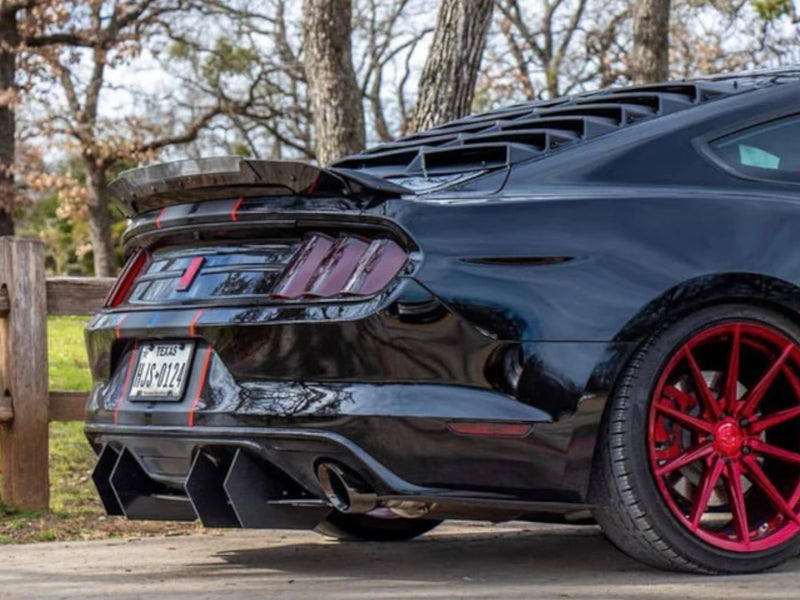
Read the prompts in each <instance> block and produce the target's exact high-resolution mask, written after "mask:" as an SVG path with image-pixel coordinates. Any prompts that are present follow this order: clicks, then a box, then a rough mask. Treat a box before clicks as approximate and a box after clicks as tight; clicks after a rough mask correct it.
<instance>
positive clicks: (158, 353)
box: [128, 342, 194, 402]
mask: <svg viewBox="0 0 800 600" xmlns="http://www.w3.org/2000/svg"><path fill="white" fill-rule="evenodd" d="M193 354H194V343H192V342H182V343H161V342H158V343H155V342H154V343H149V344H144V345H143V346H141V347H140V348H139V360H138V362H137V363H136V368H135V369H134V371H133V381H132V382H131V389H130V391H129V392H128V398H129V399H130V400H133V401H136V400H142V401H145V400H149V401H161V402H180V401H181V399H182V398H183V391H184V389H185V388H186V380H187V379H188V378H189V366H190V365H191V361H192V355H193Z"/></svg>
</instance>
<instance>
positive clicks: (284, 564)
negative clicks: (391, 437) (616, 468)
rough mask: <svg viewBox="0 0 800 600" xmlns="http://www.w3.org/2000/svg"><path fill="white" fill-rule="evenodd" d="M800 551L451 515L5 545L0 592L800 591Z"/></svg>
mask: <svg viewBox="0 0 800 600" xmlns="http://www.w3.org/2000/svg"><path fill="white" fill-rule="evenodd" d="M798 590H800V561H798V560H794V561H791V562H789V563H787V564H786V565H783V566H782V567H780V568H778V569H776V570H774V571H771V572H768V573H766V574H760V575H747V576H739V577H702V576H697V575H681V574H675V573H664V572H659V571H654V570H652V569H648V568H646V567H643V566H640V565H639V564H638V563H636V562H635V561H633V560H631V559H629V558H627V557H625V556H623V555H622V554H620V553H619V552H618V551H616V550H615V549H614V548H613V547H612V546H610V545H609V544H608V543H607V542H606V541H605V540H604V539H603V537H602V536H601V535H600V533H599V531H598V530H597V529H596V528H594V527H564V526H554V525H531V524H517V523H512V524H507V525H500V526H490V525H483V524H472V523H453V524H447V525H445V526H442V527H440V528H439V529H437V530H434V532H432V533H430V534H428V535H426V536H424V537H422V538H419V539H418V540H415V541H412V542H405V543H394V544H376V543H372V544H370V543H360V544H359V543H344V544H339V543H336V542H332V541H328V540H325V539H324V538H321V537H319V536H317V535H316V534H314V533H311V532H288V531H227V532H221V531H208V532H205V533H202V534H196V535H186V536H174V537H161V538H147V539H129V540H101V541H93V542H69V543H64V542H54V543H39V544H29V545H9V546H0V598H25V599H31V600H33V599H36V600H49V599H55V598H82V599H90V598H104V599H105V598H114V599H115V600H124V599H133V598H148V599H151V598H154V597H155V598H179V599H183V598H186V599H190V598H191V599H192V600H200V599H206V598H224V599H225V600H240V599H241V600H244V599H247V600H251V599H253V598H269V599H270V600H273V599H295V598H296V599H298V600H299V599H302V600H315V599H318V598H322V599H324V600H339V599H347V600H352V599H361V598H364V599H371V600H372V599H384V598H492V599H496V598H525V599H529V598H607V599H615V600H620V599H627V598H631V599H634V598H636V599H639V598H659V599H662V598H681V599H683V598H709V599H712V598H713V599H718V598H725V599H726V600H734V599H740V598H741V599H747V600H751V599H753V598H758V599H759V600H769V599H773V598H792V599H795V598H798V596H799V595H800V592H798Z"/></svg>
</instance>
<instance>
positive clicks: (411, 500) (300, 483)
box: [87, 425, 590, 529]
mask: <svg viewBox="0 0 800 600" xmlns="http://www.w3.org/2000/svg"><path fill="white" fill-rule="evenodd" d="M87 435H88V436H89V439H90V440H91V442H92V444H93V445H94V447H95V448H96V449H97V451H98V452H99V460H98V465H97V468H96V469H95V472H94V475H93V478H94V481H95V484H96V486H97V489H98V491H99V493H100V496H101V499H102V500H103V504H104V505H105V507H106V510H107V512H108V513H109V514H111V515H120V516H125V517H127V518H129V519H156V520H186V521H190V520H195V519H198V518H199V519H200V520H201V521H202V523H203V524H204V525H206V526H208V527H245V528H280V529H311V528H313V527H315V526H316V525H317V524H318V523H320V522H321V521H322V520H323V519H324V518H325V517H326V516H327V515H328V514H329V513H330V512H331V511H332V510H334V508H333V507H332V506H331V504H330V502H329V501H328V500H327V499H326V496H325V493H324V491H323V489H322V487H321V485H320V482H319V480H318V478H317V467H318V466H319V465H320V464H323V463H326V464H332V463H333V464H336V465H340V466H341V467H342V468H343V469H345V470H346V471H348V472H351V473H354V474H355V475H356V476H357V477H358V478H359V479H360V480H362V481H363V482H364V483H365V484H366V487H367V488H368V489H369V490H370V492H371V493H373V494H374V497H375V503H376V507H378V508H376V509H375V510H376V511H377V512H375V513H374V514H380V515H381V516H386V515H387V514H389V513H387V512H386V511H389V510H392V509H394V510H395V511H399V513H398V512H395V513H392V514H395V515H397V514H414V516H417V517H419V518H435V519H442V518H464V519H487V520H495V521H502V520H510V519H531V520H553V521H561V520H565V519H566V520H569V519H570V518H573V519H584V518H586V514H587V513H586V511H587V509H588V508H590V507H589V506H588V505H585V504H582V503H580V502H577V501H574V500H573V501H566V500H558V499H550V500H534V499H528V498H521V497H517V496H514V495H511V494H501V493H491V492H479V491H474V490H453V489H446V488H442V487H435V486H419V485H415V484H412V483H410V482H408V481H406V480H404V479H403V478H401V477H399V476H398V475H397V474H396V473H394V472H392V471H391V470H390V469H388V468H387V467H386V466H385V465H383V464H382V463H381V462H380V461H377V460H376V459H375V458H374V457H373V456H371V455H370V454H369V453H367V452H365V451H364V450H363V449H362V448H360V447H359V446H358V445H356V444H354V443H353V442H352V441H351V440H348V439H347V438H346V437H344V436H341V435H338V434H336V433H332V432H328V431H309V430H304V429H294V428H272V429H268V430H267V429H263V428H240V429H238V430H235V431H219V430H218V429H216V428H211V427H196V428H191V429H190V428H186V427H131V426H108V425H87ZM381 511H383V512H381Z"/></svg>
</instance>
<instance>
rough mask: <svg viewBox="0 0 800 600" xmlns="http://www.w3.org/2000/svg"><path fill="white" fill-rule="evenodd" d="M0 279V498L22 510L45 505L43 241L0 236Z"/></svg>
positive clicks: (46, 405)
mask: <svg viewBox="0 0 800 600" xmlns="http://www.w3.org/2000/svg"><path fill="white" fill-rule="evenodd" d="M0 284H2V286H3V288H4V289H5V291H6V293H7V296H8V315H7V316H6V318H4V319H0V384H1V385H0V392H2V394H3V395H8V396H10V398H11V406H12V411H13V419H12V420H11V421H10V422H6V423H4V424H2V425H0V455H2V480H3V488H2V492H3V495H2V498H3V501H4V502H7V503H8V504H11V505H13V506H15V507H17V508H20V509H24V510H43V509H47V508H48V506H49V500H50V477H49V473H48V422H49V414H50V407H49V396H48V373H47V296H46V287H45V272H44V246H43V245H42V242H41V241H39V240H29V239H17V238H12V237H3V238H0Z"/></svg>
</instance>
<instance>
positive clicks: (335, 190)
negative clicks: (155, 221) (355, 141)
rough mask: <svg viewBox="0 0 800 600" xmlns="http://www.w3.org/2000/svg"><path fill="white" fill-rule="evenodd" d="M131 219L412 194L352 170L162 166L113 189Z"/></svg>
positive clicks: (239, 160)
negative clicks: (196, 207) (251, 200)
mask: <svg viewBox="0 0 800 600" xmlns="http://www.w3.org/2000/svg"><path fill="white" fill-rule="evenodd" d="M109 193H110V195H111V200H112V202H114V203H115V204H116V205H117V206H118V207H119V208H120V210H121V211H122V213H123V214H124V215H125V216H127V217H132V216H134V215H136V214H139V213H143V212H147V211H150V210H155V209H158V208H163V207H165V206H169V205H172V204H183V203H187V202H202V201H204V200H217V199H223V198H237V197H238V198H245V197H251V196H261V197H264V196H309V195H312V194H314V195H329V196H335V197H342V196H345V197H348V198H353V199H358V198H361V197H363V198H364V200H365V201H369V199H371V198H373V197H375V196H379V197H387V196H403V195H407V194H412V195H413V193H414V192H413V191H411V190H409V189H407V188H405V187H402V186H400V185H397V184H394V183H391V182H388V181H384V180H382V179H379V178H377V177H375V176H372V175H369V174H367V173H363V172H360V171H354V170H351V169H339V168H332V167H331V168H321V167H316V166H314V165H311V164H308V163H304V162H299V161H284V160H251V159H248V158H243V157H241V156H220V157H213V158H199V159H188V160H178V161H173V162H165V163H159V164H155V165H151V166H147V167H141V168H138V169H131V170H128V171H124V172H123V173H122V174H120V176H119V177H118V178H117V179H116V180H114V181H113V182H112V183H111V184H110V185H109Z"/></svg>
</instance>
